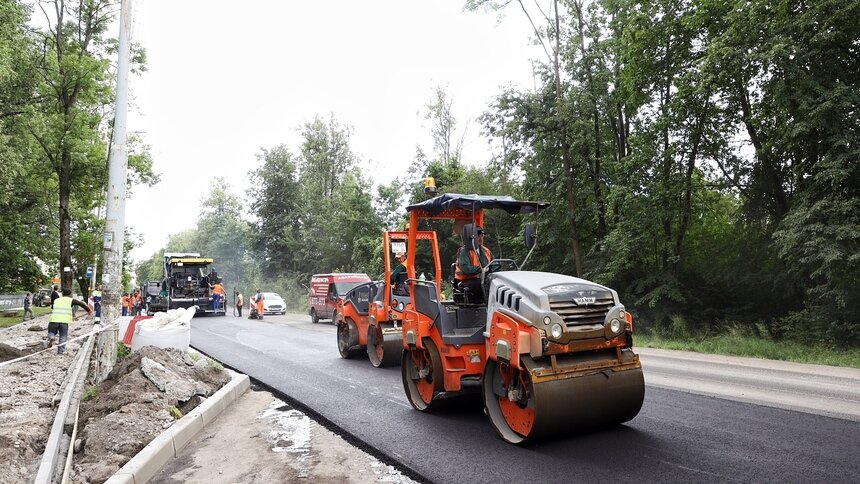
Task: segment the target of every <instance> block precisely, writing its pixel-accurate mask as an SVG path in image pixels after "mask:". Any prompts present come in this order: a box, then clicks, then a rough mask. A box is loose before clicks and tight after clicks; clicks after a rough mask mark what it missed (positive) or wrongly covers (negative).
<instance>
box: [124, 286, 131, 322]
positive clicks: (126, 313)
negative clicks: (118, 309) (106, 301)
mask: <svg viewBox="0 0 860 484" xmlns="http://www.w3.org/2000/svg"><path fill="white" fill-rule="evenodd" d="M130 305H131V302H130V301H129V298H128V293H127V292H124V293H122V315H123V316H128V308H129V307H130Z"/></svg>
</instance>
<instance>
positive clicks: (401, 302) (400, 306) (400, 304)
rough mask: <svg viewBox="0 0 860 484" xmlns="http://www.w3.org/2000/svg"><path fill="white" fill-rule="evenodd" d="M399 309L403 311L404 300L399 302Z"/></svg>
mask: <svg viewBox="0 0 860 484" xmlns="http://www.w3.org/2000/svg"><path fill="white" fill-rule="evenodd" d="M397 310H398V311H400V312H403V301H398V302H397Z"/></svg>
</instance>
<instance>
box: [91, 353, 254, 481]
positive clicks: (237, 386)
mask: <svg viewBox="0 0 860 484" xmlns="http://www.w3.org/2000/svg"><path fill="white" fill-rule="evenodd" d="M224 371H227V372H230V375H231V377H232V379H231V380H230V382H229V383H227V384H226V385H224V386H223V387H221V389H220V390H218V391H217V392H215V393H214V394H213V395H212V396H211V397H209V398H207V399H206V401H205V402H203V403H201V404H200V405H198V406H197V408H195V409H194V410H192V411H191V412H189V413H188V415H185V416H184V417H182V418H181V419H179V421H177V422H176V423H174V424H173V425H171V426H170V428H168V429H167V430H165V431H164V432H162V433H161V435H159V436H157V437H156V438H155V439H153V440H152V442H150V443H149V444H148V445H147V446H146V447H144V448H143V449H142V450H141V451H140V452H138V453H137V455H136V456H134V457H132V458H131V460H130V461H128V462H126V464H125V465H124V466H122V468H121V469H120V470H118V471H117V472H116V474H114V475H113V476H111V478H110V479H108V480H107V481H105V483H106V484H143V483H145V482H148V481H149V480H150V479H152V478H153V477H155V475H156V474H158V473H159V472H160V471H161V469H162V467H164V465H165V464H167V463H168V462H169V461H170V460H171V459H173V458H174V457H176V456H178V455H179V453H180V452H181V451H182V449H183V448H184V447H185V446H186V445H188V443H189V442H191V440H192V439H193V438H194V437H195V436H196V435H197V433H198V432H200V431H201V430H203V428H204V427H205V426H207V425H209V424H211V423H212V422H213V421H214V420H215V418H216V417H217V416H218V414H220V413H221V411H222V410H224V409H225V408H227V407H229V406H230V404H232V403H233V402H235V401H236V399H238V398H239V397H240V396H241V395H242V394H243V393H245V391H247V390H248V389H249V388H251V379H250V378H248V375H243V374H240V373H236V372H234V371H231V370H228V369H226V368H225V370H224Z"/></svg>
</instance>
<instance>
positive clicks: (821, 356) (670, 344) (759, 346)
mask: <svg viewBox="0 0 860 484" xmlns="http://www.w3.org/2000/svg"><path fill="white" fill-rule="evenodd" d="M635 343H636V345H637V346H639V347H646V348H664V349H670V350H686V351H696V352H699V353H712V354H721V355H733V356H745V357H750V358H767V359H771V360H784V361H794V362H797V363H808V364H814V365H831V366H847V367H851V368H860V350H858V349H857V348H856V347H855V348H834V347H831V346H825V345H821V344H808V343H797V342H793V341H774V340H773V339H771V338H768V337H762V336H756V335H749V334H744V333H743V332H741V333H740V334H739V333H737V332H736V333H726V334H721V335H711V336H708V337H706V338H701V337H700V338H683V337H679V338H674V337H660V336H652V335H647V334H638V335H636V336H635Z"/></svg>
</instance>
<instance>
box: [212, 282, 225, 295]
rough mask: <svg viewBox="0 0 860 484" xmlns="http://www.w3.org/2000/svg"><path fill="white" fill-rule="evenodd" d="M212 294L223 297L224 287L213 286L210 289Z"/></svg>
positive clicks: (219, 285)
mask: <svg viewBox="0 0 860 484" xmlns="http://www.w3.org/2000/svg"><path fill="white" fill-rule="evenodd" d="M212 292H214V293H215V294H220V295H222V296H223V295H224V286H222V285H221V284H215V287H214V288H213V289H212Z"/></svg>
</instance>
